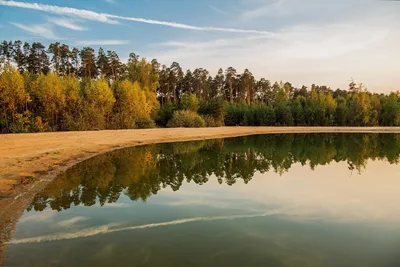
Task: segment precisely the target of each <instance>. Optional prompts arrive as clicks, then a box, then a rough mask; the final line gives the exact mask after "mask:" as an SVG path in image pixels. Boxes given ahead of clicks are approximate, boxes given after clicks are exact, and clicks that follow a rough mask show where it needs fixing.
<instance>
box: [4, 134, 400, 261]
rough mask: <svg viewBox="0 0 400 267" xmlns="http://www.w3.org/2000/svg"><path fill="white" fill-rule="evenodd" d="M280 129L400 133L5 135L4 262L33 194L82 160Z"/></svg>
mask: <svg viewBox="0 0 400 267" xmlns="http://www.w3.org/2000/svg"><path fill="white" fill-rule="evenodd" d="M278 133H279V134H285V133H399V134H400V127H218V128H157V129H137V130H105V131H91V132H88V131H82V132H51V133H28V134H4V135H0V266H1V254H2V253H1V250H2V248H1V243H2V241H4V240H7V239H8V238H9V234H10V233H12V231H13V228H14V227H15V224H16V222H17V220H18V218H19V217H20V215H21V214H22V213H23V212H24V210H25V208H26V207H27V206H28V205H29V204H30V202H31V200H32V198H33V197H34V196H35V195H36V193H37V192H39V191H40V190H42V189H43V188H44V187H45V186H46V185H47V184H48V183H49V182H51V181H52V180H53V179H54V178H55V177H56V176H57V175H58V174H60V173H62V172H64V171H65V170H67V169H68V168H70V167H72V166H73V165H75V164H77V163H79V162H82V161H84V160H86V159H88V158H91V157H94V156H96V155H99V154H102V153H106V152H110V151H113V150H117V149H121V148H125V147H131V146H138V145H146V144H155V143H168V142H180V141H194V140H205V139H217V138H228V137H239V136H248V135H259V134H278Z"/></svg>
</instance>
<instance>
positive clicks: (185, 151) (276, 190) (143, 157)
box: [5, 134, 400, 267]
mask: <svg viewBox="0 0 400 267" xmlns="http://www.w3.org/2000/svg"><path fill="white" fill-rule="evenodd" d="M399 155H400V136H399V135H394V134H285V135H262V136H251V137H241V138H229V139H219V140H211V141H197V142H185V143H172V144H161V145H146V146H142V147H133V148H127V149H122V150H118V151H114V152H111V153H107V154H103V155H100V156H97V157H95V158H92V159H89V160H87V161H85V162H82V163H80V164H78V165H76V166H74V167H73V168H71V169H70V170H68V171H67V172H66V173H64V174H62V175H60V176H59V177H58V178H56V179H55V180H54V181H53V182H52V183H50V184H49V185H48V186H47V188H46V189H45V190H44V191H43V192H41V193H39V194H38V195H37V196H36V197H35V199H34V200H33V202H32V204H31V205H30V206H29V207H28V209H27V211H26V212H25V213H24V215H23V217H22V218H21V220H20V221H19V223H18V225H17V228H16V231H15V232H14V234H13V235H12V240H11V241H10V242H9V243H8V244H7V249H6V251H5V257H6V258H7V262H6V266H182V267H183V266H185V267H186V266H385V267H386V266H387V267H389V266H400V205H399V203H400V167H399V165H397V163H398V162H399V158H400V157H399Z"/></svg>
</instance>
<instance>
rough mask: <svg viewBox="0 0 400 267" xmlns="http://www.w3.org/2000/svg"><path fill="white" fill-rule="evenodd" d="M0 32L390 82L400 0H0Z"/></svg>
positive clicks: (314, 76)
mask: <svg viewBox="0 0 400 267" xmlns="http://www.w3.org/2000/svg"><path fill="white" fill-rule="evenodd" d="M0 33H1V34H0V39H1V40H3V39H6V40H21V41H27V42H34V41H40V42H42V43H44V44H46V45H48V44H50V43H52V42H55V41H59V42H62V43H66V44H68V45H70V46H75V47H79V48H81V47H84V46H91V47H94V48H96V49H97V48H99V47H103V48H104V49H105V50H115V51H117V52H118V54H119V56H120V58H121V59H122V60H126V59H127V58H128V55H129V53H131V52H134V53H136V54H138V55H140V56H141V57H145V58H147V59H149V60H151V59H152V58H157V60H158V61H159V62H160V63H161V64H165V65H170V64H171V63H172V62H174V61H175V62H178V63H180V65H181V66H182V67H183V68H184V69H188V68H190V69H194V68H206V69H208V70H209V71H210V73H211V74H212V75H214V74H216V72H217V71H218V69H219V68H223V69H226V68H228V67H229V66H233V67H234V68H236V69H237V71H238V72H243V71H244V69H245V68H248V69H249V70H250V71H251V72H252V73H253V74H254V76H255V77H256V78H258V79H259V78H262V77H264V78H267V79H269V80H271V81H280V80H282V81H289V82H291V83H292V84H293V85H294V86H299V87H300V86H301V85H303V84H304V85H306V86H310V85H311V84H313V83H314V84H319V85H327V86H330V87H331V88H333V89H336V88H343V89H347V88H348V84H349V83H350V80H351V79H354V81H355V82H356V83H361V82H362V83H363V84H364V85H365V86H366V87H367V88H368V89H369V90H371V91H375V92H390V91H395V90H400V49H399V44H400V1H396V0H392V1H379V0H335V1H328V0H218V1H217V0H191V1H184V0H84V1H82V0H32V1H30V0H25V1H11V0H0Z"/></svg>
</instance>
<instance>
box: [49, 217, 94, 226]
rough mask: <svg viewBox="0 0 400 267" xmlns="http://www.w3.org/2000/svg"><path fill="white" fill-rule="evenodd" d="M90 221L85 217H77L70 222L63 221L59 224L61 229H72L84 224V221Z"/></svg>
mask: <svg viewBox="0 0 400 267" xmlns="http://www.w3.org/2000/svg"><path fill="white" fill-rule="evenodd" d="M87 220H89V218H88V217H84V216H77V217H73V218H71V219H68V220H63V221H60V222H58V223H57V225H58V226H61V227H71V226H73V225H75V224H76V223H78V222H83V221H87Z"/></svg>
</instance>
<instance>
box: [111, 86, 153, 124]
mask: <svg viewBox="0 0 400 267" xmlns="http://www.w3.org/2000/svg"><path fill="white" fill-rule="evenodd" d="M115 93H116V96H117V98H118V102H117V103H116V114H115V118H114V124H115V126H116V127H117V128H128V129H130V128H134V127H135V124H136V123H137V121H138V120H141V119H144V118H148V119H149V118H150V116H149V115H150V109H149V107H148V103H147V100H146V95H145V92H144V91H143V90H142V89H141V88H140V85H139V83H137V82H135V83H132V82H130V81H128V80H124V81H122V82H121V83H119V84H117V85H116V88H115Z"/></svg>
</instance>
